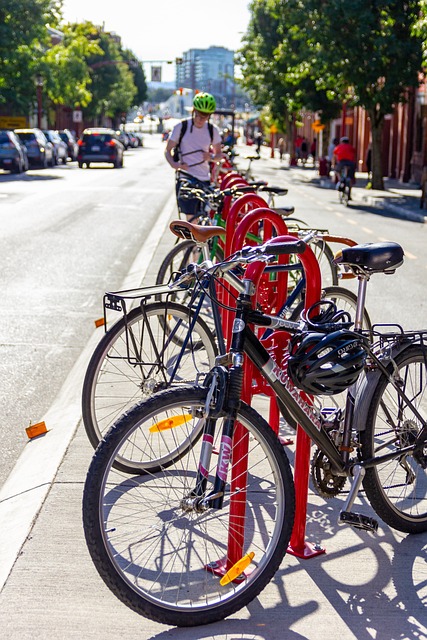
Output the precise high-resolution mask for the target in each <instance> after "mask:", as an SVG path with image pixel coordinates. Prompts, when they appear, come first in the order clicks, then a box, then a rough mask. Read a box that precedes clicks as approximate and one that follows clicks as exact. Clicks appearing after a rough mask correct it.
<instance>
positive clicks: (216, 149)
mask: <svg viewBox="0 0 427 640" xmlns="http://www.w3.org/2000/svg"><path fill="white" fill-rule="evenodd" d="M225 157H226V156H225V154H224V153H223V152H222V143H221V142H218V143H216V144H212V152H210V151H205V152H204V153H203V160H209V161H211V162H219V161H220V160H222V158H225Z"/></svg>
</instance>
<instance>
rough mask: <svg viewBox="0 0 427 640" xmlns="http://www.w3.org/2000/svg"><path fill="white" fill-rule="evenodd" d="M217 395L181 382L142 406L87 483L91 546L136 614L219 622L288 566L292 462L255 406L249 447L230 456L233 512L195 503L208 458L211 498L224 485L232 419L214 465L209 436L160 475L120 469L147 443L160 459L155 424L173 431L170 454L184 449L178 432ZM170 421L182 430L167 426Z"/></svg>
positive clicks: (197, 419) (103, 450)
mask: <svg viewBox="0 0 427 640" xmlns="http://www.w3.org/2000/svg"><path fill="white" fill-rule="evenodd" d="M206 397H207V390H206V389H204V388H200V387H187V388H185V387H181V388H180V389H178V390H175V391H172V390H167V391H164V392H162V393H159V394H157V395H156V396H153V397H152V398H150V399H149V400H147V401H146V402H143V403H141V404H140V405H137V406H136V407H134V408H133V409H132V410H131V411H130V412H129V413H128V414H126V415H125V416H123V417H122V418H121V419H120V420H119V421H118V422H117V423H116V424H115V425H114V427H113V428H112V429H111V431H110V432H109V433H108V435H107V436H106V438H105V439H104V440H103V441H102V443H101V444H100V446H99V447H98V449H97V450H96V452H95V455H94V457H93V460H92V463H91V465H90V468H89V471H88V475H87V479H86V483H85V489H84V496H83V523H84V530H85V536H86V543H87V546H88V549H89V551H90V554H91V557H92V560H93V562H94V564H95V566H96V568H97V570H98V572H99V574H100V576H101V577H102V579H103V580H104V581H105V583H106V584H107V586H108V587H109V588H110V589H111V590H112V592H113V593H114V594H115V595H116V596H117V597H118V598H119V599H120V600H121V601H122V602H124V603H125V604H126V605H127V606H129V607H130V608H131V609H133V610H134V611H136V612H138V613H140V614H142V615H144V616H146V617H147V618H150V619H151V620H155V621H157V622H161V623H164V624H169V625H176V626H197V625H202V624H208V623H212V622H215V621H218V620H221V619H223V618H225V617H226V616H229V615H231V614H232V613H234V612H236V611H238V610H239V609H241V608H242V607H244V606H245V605H247V604H248V603H249V602H250V601H251V600H253V598H255V597H256V596H257V595H258V594H259V593H260V591H261V590H262V589H263V588H264V587H265V586H266V585H267V584H268V582H269V581H270V580H271V579H272V578H273V576H274V574H275V573H276V571H277V570H278V568H279V566H280V563H281V561H282V559H283V557H284V555H285V553H286V550H287V547H288V543H289V539H290V535H291V531H292V526H293V519H294V509H295V495H294V487H293V479H292V474H291V470H290V465H289V462H288V459H287V457H286V454H285V452H284V450H283V447H282V446H281V445H280V444H279V442H278V440H277V437H276V436H275V434H274V432H273V431H272V430H271V428H270V427H269V425H268V424H267V423H266V422H265V421H264V419H263V418H262V417H261V416H260V415H259V414H257V412H256V411H254V409H252V408H251V407H249V406H247V405H245V404H244V403H241V406H240V409H239V413H238V420H239V422H240V423H241V424H242V425H243V427H244V429H243V433H242V435H241V436H240V439H239V437H238V436H236V434H235V437H234V441H233V447H236V446H237V445H239V444H240V445H242V446H243V450H242V451H241V452H240V453H239V455H238V456H235V457H237V458H238V459H237V460H234V459H233V458H232V461H231V462H230V468H229V472H228V478H227V485H226V493H225V496H224V502H223V506H222V508H220V509H212V508H211V507H208V506H207V507H206V508H204V507H203V506H202V505H201V504H200V503H197V501H196V500H195V499H194V496H195V493H194V491H195V489H196V475H197V472H198V469H199V465H200V464H202V466H203V467H204V468H205V469H206V474H207V475H206V477H207V487H206V491H205V495H206V494H207V493H208V492H210V491H212V484H213V479H214V475H215V471H216V469H215V468H216V464H217V461H218V455H217V451H218V450H217V449H216V447H218V448H219V445H220V440H221V435H222V434H221V427H222V419H219V420H218V421H217V425H216V426H217V428H216V435H215V437H214V438H213V455H212V460H211V463H210V464H208V463H207V462H206V459H205V458H204V459H203V461H202V460H201V456H200V450H201V445H202V441H203V440H204V439H199V440H198V441H197V442H196V443H194V446H193V447H192V448H191V449H190V450H189V451H188V454H187V455H185V456H184V457H181V458H180V460H179V461H178V459H176V460H175V462H174V463H173V464H172V465H171V466H170V467H169V468H168V469H166V468H164V467H163V466H162V467H161V468H160V470H159V471H158V472H157V473H148V474H145V475H142V476H141V475H134V476H133V477H129V476H124V475H123V474H122V473H120V472H118V471H117V470H116V469H115V468H114V462H115V460H116V458H117V456H120V455H122V452H123V450H126V448H127V447H128V446H129V443H131V444H132V443H135V442H138V443H139V445H138V446H139V448H140V452H141V458H144V457H145V458H149V456H150V448H149V445H147V444H146V433H147V432H148V431H150V430H154V431H157V432H158V433H159V436H160V437H163V438H164V447H165V451H166V450H167V449H168V446H169V445H170V446H171V447H172V448H173V446H174V444H173V438H171V437H170V436H171V432H173V431H176V430H178V429H181V428H182V429H184V430H185V431H187V432H194V430H197V429H198V428H199V427H198V426H197V424H199V425H200V424H202V425H203V423H204V418H203V417H202V416H203V413H204V408H205V403H206ZM165 424H168V425H169V426H170V427H171V426H172V425H176V426H175V428H169V429H167V430H164V431H162V430H161V427H162V426H163V425H165ZM159 429H160V430H159ZM144 443H145V444H144ZM215 451H216V453H215ZM171 457H173V452H172V451H171V452H170V456H169V458H171ZM224 574H225V579H224V580H222V578H223V577H224Z"/></svg>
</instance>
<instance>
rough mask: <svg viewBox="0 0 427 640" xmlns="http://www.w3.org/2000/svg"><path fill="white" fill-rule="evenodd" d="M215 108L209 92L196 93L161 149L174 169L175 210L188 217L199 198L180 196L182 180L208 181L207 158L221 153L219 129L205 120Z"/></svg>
mask: <svg viewBox="0 0 427 640" xmlns="http://www.w3.org/2000/svg"><path fill="white" fill-rule="evenodd" d="M215 109H216V103H215V98H214V97H213V95H211V94H210V93H197V94H196V95H195V96H194V100H193V112H192V114H191V117H190V118H187V119H184V120H182V121H181V122H178V124H176V125H175V126H174V128H173V129H172V132H171V134H170V136H169V140H168V142H167V145H166V149H165V157H166V160H167V161H168V163H169V164H170V166H171V167H172V169H175V171H176V197H177V205H178V211H179V212H180V213H184V214H185V215H187V216H190V217H193V216H195V215H197V214H198V213H199V212H200V208H201V202H200V200H198V199H197V198H191V199H187V198H182V197H180V189H181V185H182V183H184V182H185V183H188V181H190V182H194V183H197V182H198V181H200V182H204V183H206V184H207V185H208V184H210V165H209V162H211V161H214V162H215V161H217V160H220V159H221V158H223V157H224V154H223V153H222V151H221V134H220V132H219V129H218V127H216V126H215V125H214V124H212V123H211V122H209V118H210V116H211V114H212V113H213V112H214V111H215Z"/></svg>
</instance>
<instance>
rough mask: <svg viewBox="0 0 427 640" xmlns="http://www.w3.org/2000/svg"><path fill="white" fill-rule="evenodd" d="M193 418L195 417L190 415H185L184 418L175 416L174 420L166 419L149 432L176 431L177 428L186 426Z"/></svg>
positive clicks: (157, 423) (154, 425)
mask: <svg viewBox="0 0 427 640" xmlns="http://www.w3.org/2000/svg"><path fill="white" fill-rule="evenodd" d="M192 418H193V416H192V415H191V414H190V413H185V414H183V415H182V416H174V417H173V418H166V419H165V420H160V422H156V424H153V426H152V427H150V428H149V431H150V433H156V432H158V431H167V430H168V429H174V428H175V427H179V426H180V425H181V424H185V423H186V422H188V421H189V420H191V419H192Z"/></svg>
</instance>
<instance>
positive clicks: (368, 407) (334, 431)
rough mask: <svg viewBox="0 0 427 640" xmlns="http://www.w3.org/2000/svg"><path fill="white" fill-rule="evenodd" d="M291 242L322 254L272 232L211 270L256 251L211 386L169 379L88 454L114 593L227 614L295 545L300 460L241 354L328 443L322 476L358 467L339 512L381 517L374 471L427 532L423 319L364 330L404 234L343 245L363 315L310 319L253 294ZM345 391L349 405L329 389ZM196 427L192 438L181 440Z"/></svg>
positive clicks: (398, 515) (392, 513)
mask: <svg viewBox="0 0 427 640" xmlns="http://www.w3.org/2000/svg"><path fill="white" fill-rule="evenodd" d="M283 252H295V253H298V254H299V255H300V256H301V259H302V260H304V259H307V260H308V258H309V257H310V248H309V247H307V246H306V245H305V243H304V242H302V241H301V240H295V241H292V242H289V241H286V242H283V240H282V239H281V238H276V239H275V240H274V241H271V242H268V243H266V244H264V245H263V246H262V247H251V248H243V249H242V250H241V251H238V252H237V253H235V254H234V255H233V256H232V257H230V258H229V259H228V260H226V261H225V262H224V263H222V264H221V265H215V266H214V267H211V268H210V272H211V273H215V272H217V270H219V269H221V270H222V271H224V270H232V269H234V268H235V267H237V266H239V265H242V264H248V268H247V271H246V277H245V278H244V280H243V283H244V291H243V292H242V293H241V294H240V295H239V298H238V302H237V309H236V313H235V320H234V325H233V338H232V343H231V347H230V349H229V351H228V353H227V354H224V355H222V356H220V357H219V358H218V359H217V362H216V366H215V367H214V368H213V369H212V370H211V372H210V373H209V374H208V376H207V377H206V379H205V382H204V385H203V386H198V385H196V386H187V387H185V386H183V387H181V388H179V389H174V390H173V391H171V390H167V391H164V392H161V393H159V394H155V395H154V396H152V397H151V398H150V399H148V400H147V401H145V402H142V403H140V404H139V405H137V406H135V407H134V408H133V409H131V410H130V411H129V412H128V413H127V414H125V415H124V416H123V417H122V418H121V419H120V420H119V421H118V422H117V423H116V424H115V425H114V426H113V428H112V429H111V430H110V432H109V433H108V435H107V436H106V437H105V438H104V440H103V441H102V443H101V444H100V446H99V447H98V449H97V451H96V453H95V455H94V457H93V460H92V463H91V465H90V468H89V471H88V476H87V480H86V484H85V489H84V498H83V522H84V529H85V536H86V542H87V545H88V548H89V551H90V554H91V556H92V559H93V561H94V563H95V566H96V568H97V570H98V572H99V574H100V576H101V577H102V578H103V580H104V581H105V583H106V584H107V585H108V586H109V588H110V589H111V590H112V591H113V592H114V593H115V594H116V596H117V597H118V598H120V599H121V600H122V601H123V602H124V603H125V604H127V605H128V606H129V607H131V608H132V609H133V610H135V611H137V612H138V613H141V614H142V615H144V616H146V617H148V618H150V619H152V620H155V621H158V622H162V623H165V624H170V625H177V626H194V625H200V624H207V623H212V622H215V621H217V620H220V619H222V618H224V617H226V616H228V615H231V614H232V613H234V612H236V611H237V610H239V609H240V608H241V607H243V606H245V605H247V604H248V603H249V602H250V601H251V600H252V599H253V598H255V597H256V596H257V595H258V594H259V593H260V591H261V590H262V589H263V588H264V587H265V586H266V585H267V584H268V582H269V581H270V580H271V579H272V577H273V576H274V574H275V572H276V571H277V569H278V568H279V566H280V563H281V562H282V559H283V557H284V555H285V553H286V551H287V548H288V544H289V540H290V536H291V532H292V528H293V520H294V511H295V496H294V488H293V479H292V473H291V469H290V465H289V462H288V459H287V455H286V452H285V450H284V448H283V447H282V446H281V445H280V444H279V441H278V439H277V437H276V435H275V433H273V431H272V429H270V427H269V425H268V424H267V423H266V422H265V420H264V419H263V418H262V416H261V415H259V414H258V413H257V412H256V411H255V409H254V408H252V407H250V406H248V405H247V404H246V403H245V402H243V401H242V400H241V399H240V398H241V392H242V387H243V386H244V385H245V380H244V369H243V364H244V356H245V355H246V356H247V357H248V359H249V361H250V362H251V363H252V367H253V370H254V372H258V373H259V374H261V375H262V377H263V379H264V380H265V382H266V384H267V385H268V386H269V388H271V389H273V390H274V393H275V394H276V396H277V398H278V400H279V406H280V407H281V408H282V407H285V408H286V411H288V412H289V413H290V414H292V415H293V416H294V418H295V420H296V421H297V422H298V423H299V425H300V426H301V428H302V429H303V430H304V431H305V432H306V434H307V435H308V436H309V437H310V439H311V440H312V441H313V442H314V444H315V445H316V446H317V450H316V452H315V454H314V458H313V462H312V472H313V483H314V487H315V489H316V490H317V491H318V492H319V493H320V494H321V495H324V496H327V497H332V496H337V495H339V494H340V493H341V492H342V491H343V488H344V485H345V483H346V481H347V479H350V480H351V481H352V482H351V488H350V491H349V493H348V497H347V499H346V503H345V505H344V506H343V509H342V510H341V512H340V515H339V522H340V523H341V524H348V525H351V526H353V527H356V528H358V529H362V530H367V531H375V530H376V529H377V526H378V523H377V521H376V520H375V519H374V518H372V517H370V516H369V515H366V514H362V513H357V512H355V511H354V510H353V505H354V502H355V500H356V497H357V495H358V492H359V490H360V487H361V485H362V484H363V487H364V490H365V492H366V497H367V498H368V500H369V502H370V503H371V505H372V507H373V509H374V511H375V512H376V513H377V515H378V516H379V517H380V518H381V519H382V520H383V521H384V522H386V523H387V524H389V525H390V526H392V527H394V528H396V529H397V530H399V531H403V532H407V533H419V532H424V531H426V530H427V474H426V468H427V421H426V416H427V399H426V395H425V375H426V370H427V346H426V339H427V331H424V330H422V331H414V332H405V331H404V330H403V329H402V328H400V327H397V326H395V325H376V326H374V332H375V338H376V339H375V341H374V343H373V344H372V343H370V341H369V340H368V339H367V338H366V337H365V335H364V333H363V331H362V330H361V324H362V320H361V319H362V312H363V308H364V304H365V296H366V287H367V282H368V280H369V279H370V277H372V276H373V275H374V274H377V273H394V271H395V270H396V269H397V268H398V267H399V266H400V264H402V262H403V251H402V248H401V247H400V246H399V245H397V244H395V243H378V244H373V245H358V246H355V247H352V248H346V249H344V250H343V251H342V252H341V254H340V256H338V257H337V261H338V262H340V263H341V264H346V265H347V267H348V268H350V269H352V270H353V271H354V273H355V274H356V275H357V277H358V279H359V293H358V305H357V312H356V319H355V323H354V329H352V328H351V322H350V321H349V318H348V316H346V314H345V313H343V312H341V311H340V310H337V309H336V308H335V307H334V305H333V304H332V303H326V304H322V303H316V304H315V305H314V306H313V307H312V308H311V309H309V310H307V311H306V313H305V325H304V328H303V329H302V330H301V327H300V326H299V325H298V326H295V325H294V324H293V323H291V322H289V321H287V320H283V319H280V318H279V317H277V316H269V315H267V314H264V313H262V312H260V311H259V310H257V309H254V308H253V304H252V303H251V301H252V300H253V298H254V295H255V294H256V282H257V278H259V275H260V273H261V269H262V266H263V265H261V266H260V261H264V264H265V263H267V262H268V261H269V260H270V258H271V257H272V256H274V255H278V254H280V253H283ZM200 277H202V273H200ZM252 325H256V326H261V327H270V328H274V330H275V335H276V336H277V337H278V338H279V336H280V335H283V336H284V338H283V342H281V340H280V339H279V340H278V343H277V348H270V349H269V350H266V348H265V347H264V346H263V344H262V343H261V342H260V340H259V338H258V337H257V336H256V334H255V333H254V332H253V330H252V329H251V326H252ZM281 332H284V333H283V334H282V333H281ZM291 335H292V337H290V336H291ZM289 337H290V340H289ZM288 343H289V346H288ZM280 344H282V345H286V347H284V348H283V349H280V348H279V347H280ZM345 390H347V402H346V406H345V409H344V410H342V409H337V410H336V411H335V412H331V411H330V410H329V408H328V407H327V405H325V404H323V403H322V402H319V400H321V399H322V398H324V397H326V398H327V397H330V396H334V395H335V394H337V393H341V392H343V391H345ZM184 434H185V435H186V437H187V438H188V439H190V440H191V442H190V441H188V442H187V446H186V448H185V450H183V449H182V448H177V444H176V443H177V441H179V442H182V441H183V435H184ZM151 436H154V437H155V438H156V443H157V444H158V445H159V446H161V447H162V458H161V460H160V462H159V464H158V468H157V469H156V468H149V465H148V464H147V466H145V463H144V460H145V461H146V462H147V463H149V462H150V460H151V459H152V457H153V452H154V455H155V456H156V457H157V456H158V449H157V448H156V449H155V450H154V449H153V447H152V440H151ZM128 448H132V449H133V451H134V454H135V455H134V459H136V452H138V453H139V455H140V460H141V465H140V466H137V465H136V468H135V470H134V473H133V475H129V474H126V475H125V474H123V473H121V472H119V471H118V470H116V469H115V468H114V464H115V461H116V459H117V456H119V455H121V453H122V452H123V451H126V450H127V449H128Z"/></svg>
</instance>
